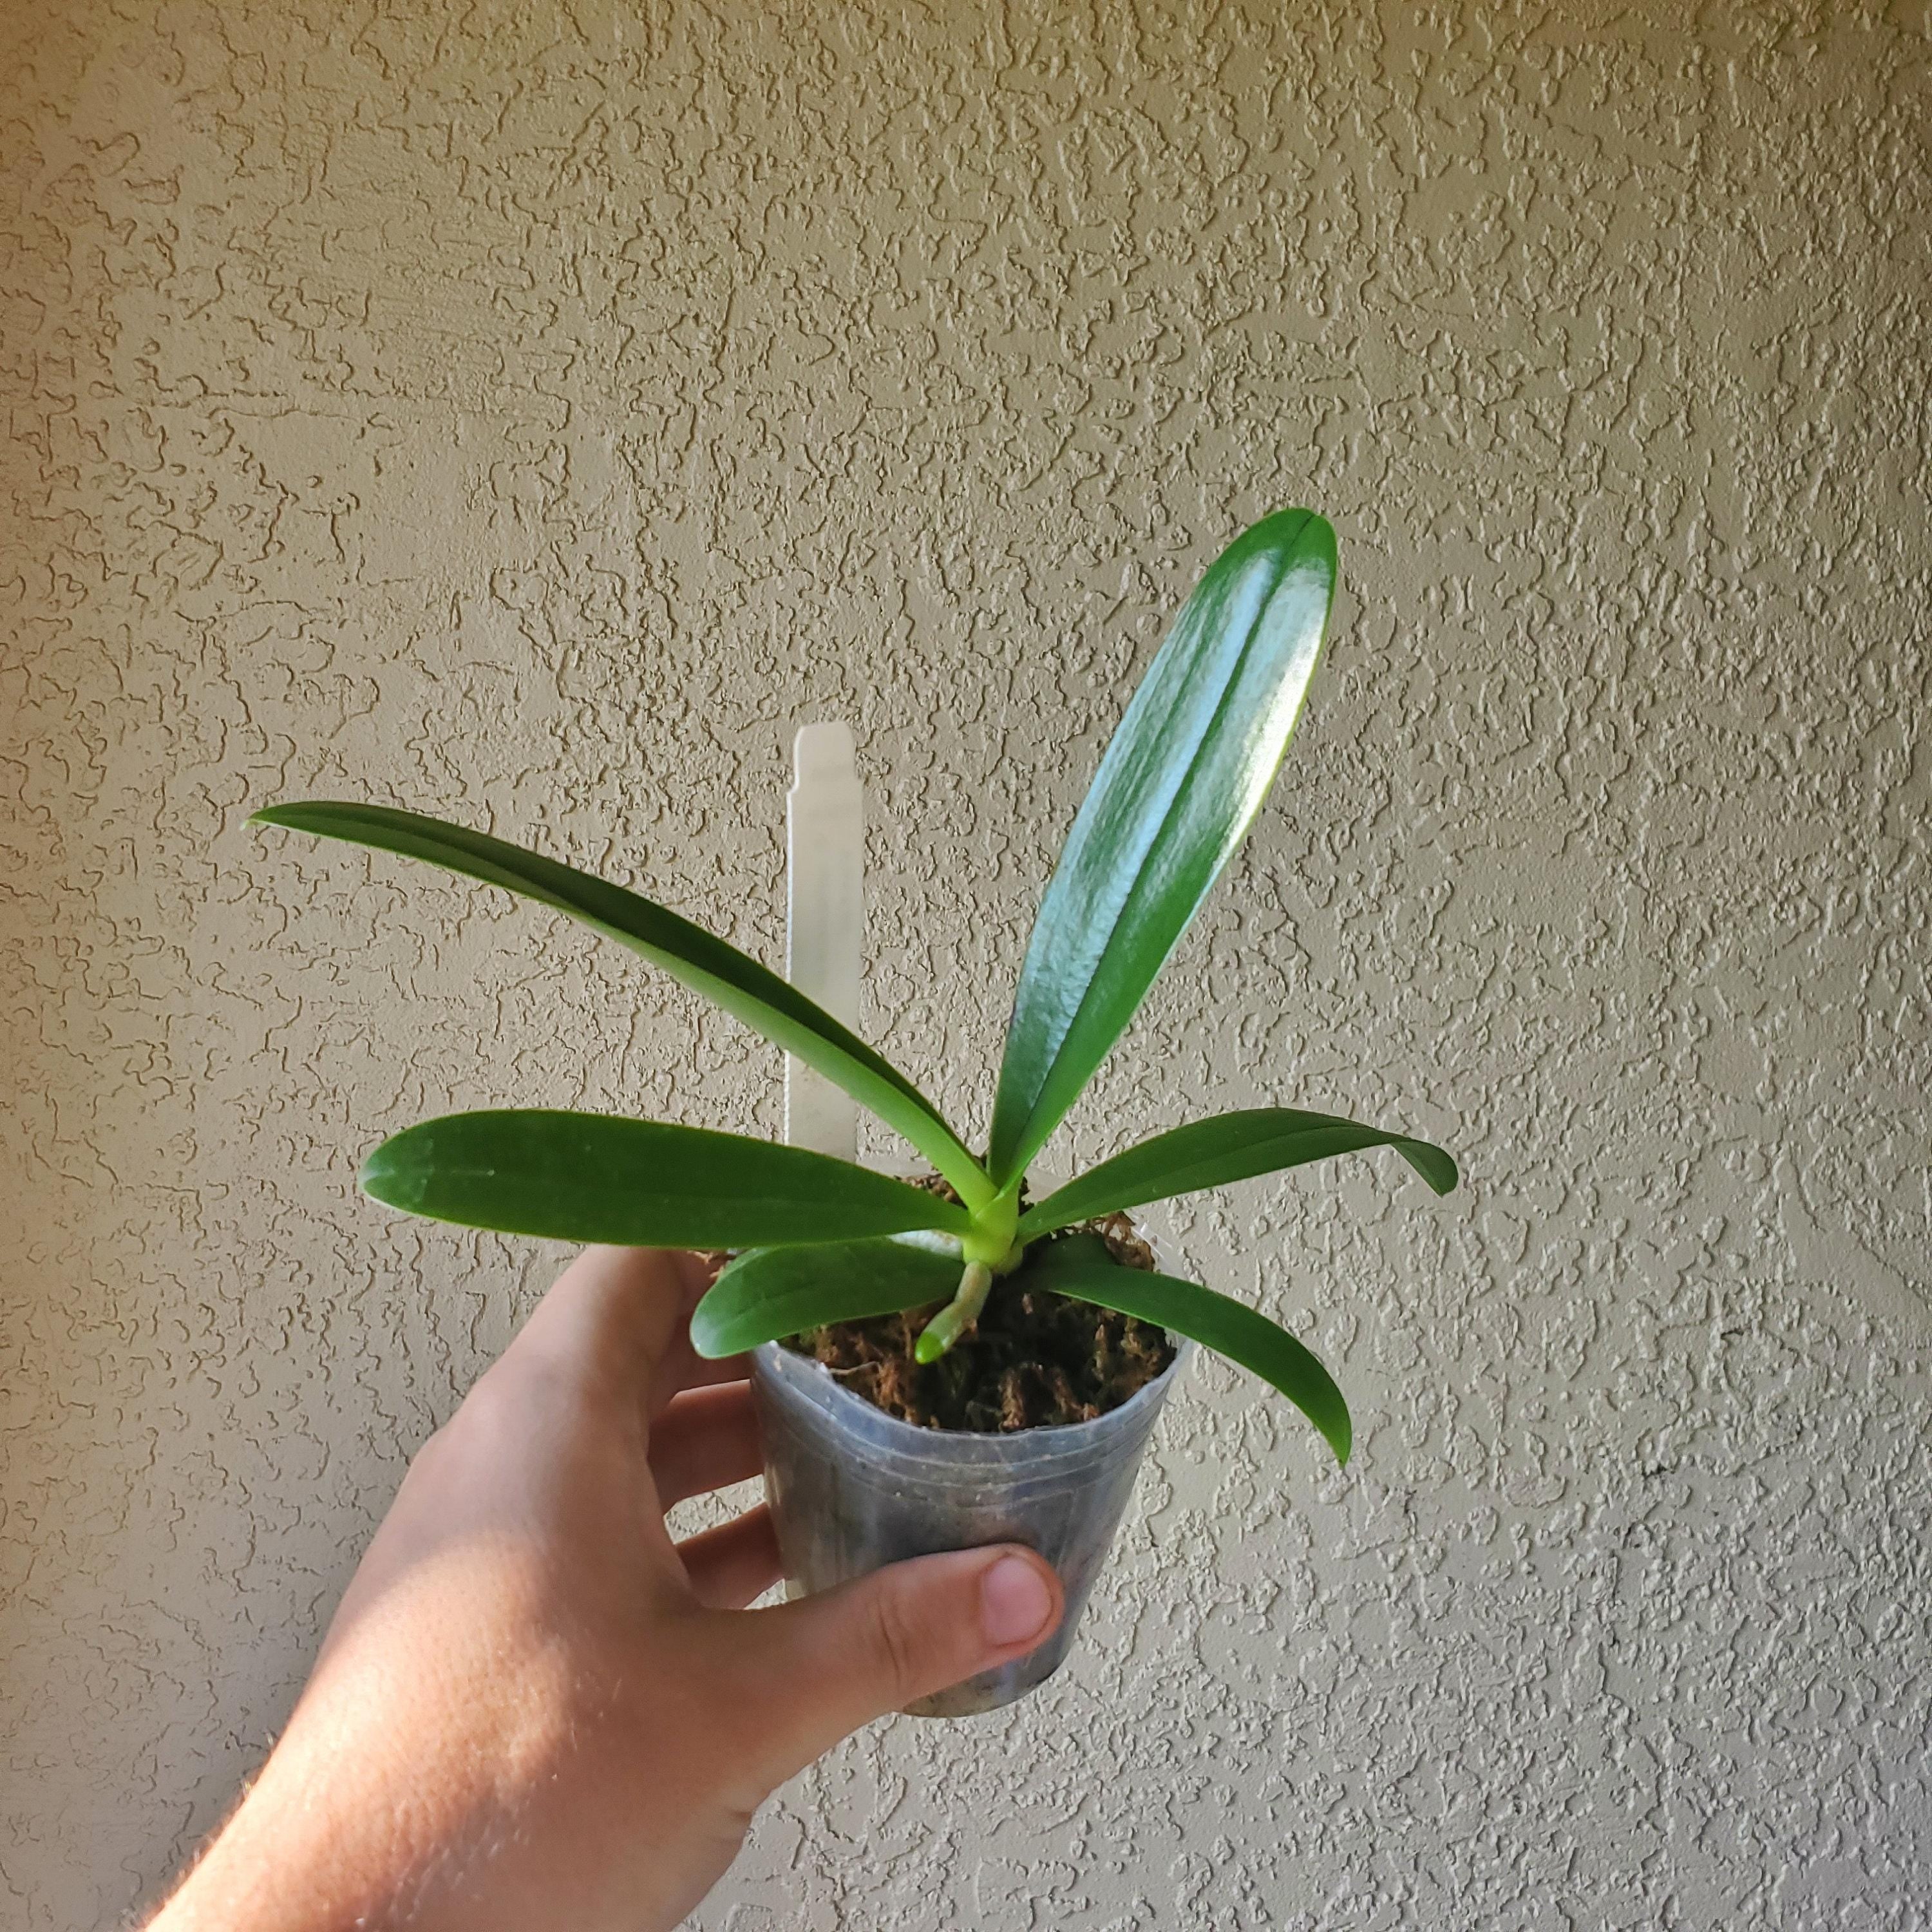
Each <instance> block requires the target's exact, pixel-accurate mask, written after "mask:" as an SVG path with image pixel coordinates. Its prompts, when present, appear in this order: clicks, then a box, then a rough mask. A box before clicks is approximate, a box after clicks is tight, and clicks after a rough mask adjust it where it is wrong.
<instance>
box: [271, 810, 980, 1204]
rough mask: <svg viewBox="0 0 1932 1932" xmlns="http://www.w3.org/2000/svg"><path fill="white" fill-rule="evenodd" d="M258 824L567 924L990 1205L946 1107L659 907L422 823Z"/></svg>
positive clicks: (820, 1013)
mask: <svg viewBox="0 0 1932 1932" xmlns="http://www.w3.org/2000/svg"><path fill="white" fill-rule="evenodd" d="M254 816H255V820H256V822H257V823H258V824H263V825H283V826H288V827H289V828H290V829H292V830H293V831H297V832H314V833H315V834H317V835H318V836H320V837H322V838H340V839H342V840H344V841H347V843H349V844H352V845H366V846H368V847H371V848H372V849H373V850H377V851H380V852H396V853H401V855H402V856H404V857H405V858H410V859H422V860H423V861H424V862H425V863H427V864H429V865H440V866H441V867H442V868H443V869H444V870H445V871H451V872H458V873H460V874H463V877H466V878H472V879H481V880H483V882H484V883H485V884H486V885H492V886H502V888H503V889H504V890H505V892H517V893H520V895H522V896H523V898H529V899H535V901H538V904H542V905H547V906H552V907H555V908H556V910H558V911H559V912H562V913H568V914H569V915H570V916H571V918H572V919H577V920H578V921H580V922H581V923H583V925H585V926H589V928H590V929H592V931H593V932H601V933H602V934H604V935H605V936H606V937H607V938H611V939H614V940H616V941H617V943H618V944H619V945H620V946H625V947H628V948H629V949H630V950H631V951H632V952H633V953H637V954H639V955H640V956H642V957H643V958H644V959H648V960H649V961H650V962H651V963H652V965H656V966H661V967H662V968H664V971H666V972H667V973H668V974H670V976H671V977H672V978H673V979H674V980H679V981H681V982H682V983H683V984H684V985H685V986H688V987H690V988H691V989H692V991H693V992H698V993H701V994H703V995H704V997H705V998H706V999H708V1000H709V1001H712V1002H713V1003H714V1004H716V1005H718V1006H720V1007H723V1008H724V1010H725V1011H726V1012H727V1013H730V1014H731V1015H733V1016H734V1017H735V1018H736V1019H741V1020H742V1021H743V1022H745V1025H747V1026H748V1027H750V1028H752V1030H753V1031H754V1032H757V1033H760V1034H763V1035H764V1037H765V1038H766V1039H767V1040H771V1041H772V1042H774V1043H775V1044H776V1045H778V1046H781V1047H783V1048H784V1050H785V1051H786V1052H787V1053H795V1054H796V1055H798V1057H799V1059H801V1060H802V1061H805V1064H807V1065H808V1066H810V1067H815V1068H817V1070H818V1071H819V1072H820V1073H822V1074H823V1075H824V1076H825V1077H826V1079H828V1080H829V1081H831V1082H832V1083H833V1084H834V1085H836V1086H839V1087H842V1088H844V1090H845V1091H846V1092H847V1093H848V1094H850V1095H851V1096H852V1097H853V1099H854V1100H856V1101H858V1102H859V1104H860V1105H861V1106H865V1107H868V1108H870V1109H871V1111H872V1112H874V1114H876V1115H877V1116H878V1117H879V1118H880V1120H882V1121H884V1122H885V1123H886V1125H887V1126H888V1127H892V1128H893V1129H895V1130H896V1131H898V1133H901V1134H903V1135H904V1136H905V1137H906V1139H907V1140H909V1141H910V1142H911V1143H912V1144H913V1146H914V1147H916V1148H918V1149H919V1152H920V1153H922V1154H924V1155H925V1156H926V1159H927V1160H929V1161H931V1162H932V1164H933V1166H935V1167H936V1168H938V1169H939V1171H940V1172H941V1173H942V1174H943V1175H945V1177H946V1178H947V1180H948V1181H951V1182H952V1184H953V1186H954V1187H956V1188H957V1189H958V1190H959V1192H960V1193H961V1194H962V1196H965V1198H966V1199H968V1200H971V1199H974V1198H975V1197H976V1196H977V1197H978V1198H980V1199H984V1198H985V1197H986V1195H987V1194H988V1193H989V1190H988V1188H987V1186H986V1178H985V1175H984V1174H983V1171H982V1170H981V1169H980V1165H979V1163H977V1161H976V1160H974V1158H973V1157H972V1156H971V1154H969V1153H968V1151H967V1150H966V1149H965V1147H964V1146H962V1145H961V1143H960V1141H959V1137H958V1136H957V1135H956V1134H955V1133H953V1130H952V1129H951V1128H950V1127H948V1126H947V1124H946V1122H945V1121H944V1118H942V1116H941V1114H940V1112H939V1110H938V1108H936V1107H935V1106H934V1105H933V1104H932V1102H931V1101H930V1100H928V1099H927V1098H926V1096H925V1095H924V1094H922V1093H921V1092H920V1091H919V1089H918V1088H916V1087H915V1086H914V1085H913V1084H912V1082H910V1080H908V1079H907V1078H906V1077H905V1076H904V1074H902V1073H900V1072H899V1070H898V1068H896V1067H894V1066H892V1064H890V1063H889V1061H886V1060H885V1059H883V1058H881V1057H880V1055H877V1054H876V1053H874V1052H873V1051H872V1049H871V1048H870V1047H869V1046H867V1045H866V1044H865V1042H864V1041H863V1040H860V1039H859V1037H857V1035H856V1034H853V1033H851V1032H850V1031H847V1029H846V1028H844V1027H843V1026H841V1025H839V1023H838V1021H836V1020H835V1019H833V1018H832V1016H831V1015H830V1014H829V1013H826V1012H825V1011H824V1010H823V1008H821V1007H817V1006H816V1005H814V1004H813V1003H812V1002H811V1001H810V1000H808V999H807V998H805V995H803V994H802V993H801V992H798V991H797V990H796V988H794V987H792V986H787V984H786V983H785V982H784V980H781V979H780V978H779V977H778V975H777V974H775V973H773V972H772V971H769V969H767V968H765V967H763V966H760V965H759V964H758V962H757V961H756V960H755V959H751V958H749V957H748V956H746V955H745V954H744V953H740V952H739V950H738V949H737V948H736V947H735V946H730V945H727V944H726V943H725V941H723V940H721V939H719V938H717V937H715V935H713V934H711V933H709V932H706V931H705V930H704V929H703V927H702V926H694V925H693V924H692V923H691V921H690V920H688V919H681V918H679V916H678V915H677V914H676V913H674V912H671V911H670V910H667V908H666V907H663V906H661V905H658V904H656V903H655V901H652V900H650V899H647V898H643V897H641V896H640V895H638V894H637V893H636V892H627V891H626V890H625V889H624V887H622V886H613V885H612V884H611V883H610V882H609V881H608V880H605V879H600V878H597V877H594V876H593V875H592V874H590V873H589V872H580V871H577V869H576V868H574V867H573V866H570V865H559V863H558V862H557V861H556V860H555V859H546V858H543V857H541V856H539V855H538V853H534V852H527V851H525V850H523V847H520V846H517V845H512V844H508V843H507V842H506V841H505V840H503V839H501V838H491V837H490V835H488V834H487V832H472V831H469V830H468V829H466V828H465V827H463V826H460V825H450V824H446V823H444V822H443V820H440V819H436V818H429V817H425V816H424V815H423V814H422V813H421V812H416V811H399V810H398V809H396V808H394V807H392V806H389V805H356V804H353V803H344V802H337V801H334V800H329V799H311V800H308V801H305V802H302V803H300V804H296V805H270V806H269V807H268V808H266V810H264V811H258V812H257V813H256V814H254Z"/></svg>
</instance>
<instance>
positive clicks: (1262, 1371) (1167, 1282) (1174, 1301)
mask: <svg viewBox="0 0 1932 1932" xmlns="http://www.w3.org/2000/svg"><path fill="white" fill-rule="evenodd" d="M1026 1280H1027V1282H1028V1285H1029V1286H1038V1287H1043V1288H1050V1289H1053V1290H1054V1291H1055V1292H1056V1293H1057V1294H1060V1295H1071V1296H1072V1297H1073V1299H1074V1300H1075V1301H1091V1302H1092V1303H1093V1304H1094V1305H1095V1306H1096V1307H1100V1308H1112V1309H1116V1310H1118V1311H1119V1312H1120V1313H1121V1314H1123V1315H1137V1316H1139V1317H1140V1319H1142V1321H1143V1322H1156V1323H1157V1324H1159V1325H1160V1327H1162V1328H1166V1329H1167V1330H1169V1331H1171V1332H1172V1333H1173V1334H1177V1335H1189V1336H1192V1337H1193V1339H1194V1340H1196V1341H1197V1342H1199V1343H1200V1344H1201V1346H1202V1347H1203V1348H1204V1349H1213V1350H1214V1352H1215V1353H1216V1354H1217V1355H1225V1356H1226V1358H1228V1360H1229V1361H1231V1362H1233V1363H1235V1364H1237V1365H1238V1367H1241V1368H1244V1369H1246V1370H1248V1371H1249V1373H1250V1374H1253V1375H1257V1376H1260V1377H1261V1379H1262V1380H1263V1381H1264V1382H1271V1383H1272V1384H1273V1385H1274V1386H1275V1387H1276V1388H1278V1389H1279V1390H1280V1391H1281V1392H1282V1394H1283V1395H1285V1396H1286V1397H1287V1398H1288V1399H1289V1401H1290V1402H1292V1403H1294V1404H1295V1407H1296V1408H1297V1409H1300V1410H1301V1412H1302V1414H1303V1415H1305V1416H1307V1418H1308V1419H1309V1421H1310V1422H1312V1423H1313V1424H1314V1425H1315V1426H1316V1428H1317V1429H1319V1430H1321V1432H1322V1435H1323V1436H1324V1437H1325V1439H1327V1442H1328V1446H1329V1447H1330V1448H1331V1449H1333V1450H1334V1452H1335V1454H1336V1457H1337V1460H1339V1461H1340V1462H1343V1463H1346V1462H1347V1461H1348V1460H1349V1446H1350V1444H1351V1443H1352V1441H1353V1439H1354V1432H1353V1430H1352V1427H1351V1425H1350V1423H1349V1405H1348V1404H1347V1403H1346V1402H1344V1401H1343V1400H1342V1391H1340V1389H1338V1388H1337V1387H1336V1386H1335V1383H1334V1378H1333V1377H1332V1376H1331V1375H1330V1374H1329V1373H1328V1370H1326V1369H1325V1368H1324V1367H1322V1364H1321V1363H1320V1362H1319V1361H1318V1360H1317V1359H1316V1357H1315V1356H1314V1355H1313V1354H1312V1353H1311V1352H1310V1351H1309V1350H1308V1349H1306V1348H1304V1346H1302V1344H1301V1343H1299V1342H1298V1341H1297V1340H1295V1337H1293V1336H1292V1335H1291V1334H1289V1332H1288V1331H1287V1330H1286V1328H1280V1327H1279V1326H1278V1325H1277V1324H1275V1323H1274V1322H1271V1321H1270V1320H1269V1319H1268V1317H1267V1316H1265V1315H1262V1314H1260V1313H1257V1312H1256V1310H1253V1309H1252V1308H1250V1307H1248V1306H1247V1304H1246V1303H1245V1302H1241V1301H1232V1300H1231V1299H1230V1298H1229V1297H1228V1296H1226V1295H1217V1293H1216V1292H1214V1289H1211V1288H1203V1287H1202V1286H1201V1285H1200V1284H1199V1283H1198V1282H1192V1281H1178V1280H1175V1277H1173V1276H1172V1275H1165V1274H1147V1273H1146V1272H1145V1271H1143V1270H1142V1269H1139V1268H1122V1267H1121V1265H1119V1264H1118V1262H1115V1261H1114V1260H1112V1259H1111V1258H1110V1257H1109V1255H1108V1253H1107V1248H1106V1243H1105V1242H1103V1241H1101V1240H1100V1238H1098V1237H1097V1236H1096V1235H1064V1236H1063V1237H1061V1238H1060V1239H1059V1240H1058V1241H1047V1242H1045V1243H1043V1244H1041V1246H1040V1247H1038V1248H1037V1249H1034V1250H1029V1252H1028V1272H1027V1275H1026Z"/></svg>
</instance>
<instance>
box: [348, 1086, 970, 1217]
mask: <svg viewBox="0 0 1932 1932" xmlns="http://www.w3.org/2000/svg"><path fill="white" fill-rule="evenodd" d="M361 1179H362V1190H363V1192H364V1193H365V1194H368V1195H370V1196H373V1197H374V1199H376V1200H378V1201H380V1202H385V1203H386V1205H389V1207H392V1208H401V1209H403V1210H404V1211H405V1212H407V1213H409V1214H425V1215H427V1216H428V1217H430V1219H431V1220H437V1221H455V1222H457V1223H460V1225H461V1226H464V1227H466V1228H493V1229H497V1230H498V1231H499V1232H502V1233H505V1234H512V1235H548V1236H550V1237H552V1238H555V1239H557V1240H561V1241H608V1242H611V1243H614V1244H616V1245H618V1246H620V1247H645V1248H736V1247H752V1246H754V1244H757V1243H759V1242H763V1241H810V1242H820V1241H825V1242H835V1241H855V1240H859V1239H862V1238H865V1237H868V1236H874V1235H889V1234H896V1233H898V1232H900V1231H901V1230H902V1229H916V1228H929V1229H947V1230H950V1231H952V1232H955V1233H959V1232H963V1231H964V1230H965V1228H966V1226H968V1223H967V1218H966V1215H965V1211H964V1210H962V1208H959V1207H957V1206H956V1205H954V1204H953V1202H950V1201H945V1200H942V1199H940V1198H939V1197H938V1196H936V1195H932V1194H929V1193H926V1191H925V1190H923V1189H921V1188H917V1187H907V1185H906V1184H905V1183H904V1181H895V1180H893V1179H892V1178H891V1177H890V1176H889V1175H883V1174H874V1172H871V1169H868V1168H862V1167H855V1166H853V1165H852V1163H850V1162H849V1161H843V1160H834V1159H833V1158H832V1157H831V1156H830V1155H829V1154H812V1153H810V1152H808V1151H806V1150H805V1149H804V1148H790V1147H781V1146H778V1145H775V1144H774V1143H773V1142H770V1141H761V1140H754V1139H751V1137H750V1136H747V1135H744V1134H724V1133H714V1132H713V1131H712V1130H710V1129H709V1128H707V1127H677V1126H675V1125H673V1124H670V1123H668V1122H665V1121H634V1120H628V1119H625V1118H623V1117H622V1116H621V1115H611V1114H574V1113H565V1112H560V1111H558V1110H556V1109H550V1108H538V1107H530V1108H499V1109H488V1110H486V1111H484V1112H477V1113H470V1114H447V1115H443V1117H442V1118H440V1119H438V1120H434V1121H423V1122H422V1124H420V1125H419V1126H416V1127H410V1128H407V1129H405V1130H404V1132H402V1133H399V1134H395V1135H392V1136H391V1137H390V1138H389V1139H388V1140H386V1141H385V1142H383V1144H382V1145H380V1147H378V1148H376V1149H375V1150H374V1152H373V1153H371V1154H370V1156H369V1157H368V1160H365V1162H364V1163H363V1164H362V1176H361Z"/></svg>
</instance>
